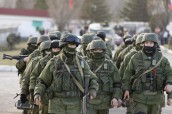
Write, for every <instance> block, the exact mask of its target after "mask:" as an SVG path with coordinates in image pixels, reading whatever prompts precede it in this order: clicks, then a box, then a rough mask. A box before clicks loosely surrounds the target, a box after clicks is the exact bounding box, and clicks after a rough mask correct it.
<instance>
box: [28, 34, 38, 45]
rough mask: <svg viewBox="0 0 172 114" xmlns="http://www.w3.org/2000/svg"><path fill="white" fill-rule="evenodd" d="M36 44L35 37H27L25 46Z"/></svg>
mask: <svg viewBox="0 0 172 114" xmlns="http://www.w3.org/2000/svg"><path fill="white" fill-rule="evenodd" d="M36 43H37V37H32V36H31V37H29V39H28V40H27V44H28V45H29V44H36Z"/></svg>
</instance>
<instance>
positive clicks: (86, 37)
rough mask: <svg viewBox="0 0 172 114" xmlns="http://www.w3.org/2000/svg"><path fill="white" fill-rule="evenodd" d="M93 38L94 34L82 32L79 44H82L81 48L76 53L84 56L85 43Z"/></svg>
mask: <svg viewBox="0 0 172 114" xmlns="http://www.w3.org/2000/svg"><path fill="white" fill-rule="evenodd" d="M93 39H94V36H93V35H91V34H88V33H87V34H84V35H82V38H81V45H82V48H81V49H80V50H79V52H78V55H81V56H86V48H87V45H88V44H89V43H90V42H91V41H92V40H93Z"/></svg>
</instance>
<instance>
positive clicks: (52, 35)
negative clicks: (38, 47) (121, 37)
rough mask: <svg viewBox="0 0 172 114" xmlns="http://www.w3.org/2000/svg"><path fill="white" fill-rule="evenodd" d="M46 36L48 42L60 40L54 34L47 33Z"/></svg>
mask: <svg viewBox="0 0 172 114" xmlns="http://www.w3.org/2000/svg"><path fill="white" fill-rule="evenodd" d="M48 36H49V37H50V40H51V41H52V40H60V39H58V38H57V35H56V34H55V33H48Z"/></svg>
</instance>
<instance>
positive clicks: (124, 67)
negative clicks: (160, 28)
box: [119, 35, 143, 78]
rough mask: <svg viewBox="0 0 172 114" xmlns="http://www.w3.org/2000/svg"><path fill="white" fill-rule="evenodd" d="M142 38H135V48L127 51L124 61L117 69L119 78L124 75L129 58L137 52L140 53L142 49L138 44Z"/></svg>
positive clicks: (141, 36) (140, 36)
mask: <svg viewBox="0 0 172 114" xmlns="http://www.w3.org/2000/svg"><path fill="white" fill-rule="evenodd" d="M142 38H143V35H138V36H137V39H136V42H135V45H136V46H135V47H133V48H132V49H131V50H130V51H128V53H127V54H126V55H125V56H124V60H123V62H122V63H121V66H120V69H119V74H120V76H121V78H123V75H124V71H125V69H126V67H127V65H128V63H129V61H130V59H131V57H132V56H133V55H134V54H135V53H137V52H138V51H140V50H141V49H142V47H141V46H140V44H141V43H142Z"/></svg>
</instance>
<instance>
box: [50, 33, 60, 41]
mask: <svg viewBox="0 0 172 114" xmlns="http://www.w3.org/2000/svg"><path fill="white" fill-rule="evenodd" d="M49 34H56V36H57V40H60V37H61V32H60V31H53V32H49V33H48V35H49Z"/></svg>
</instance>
